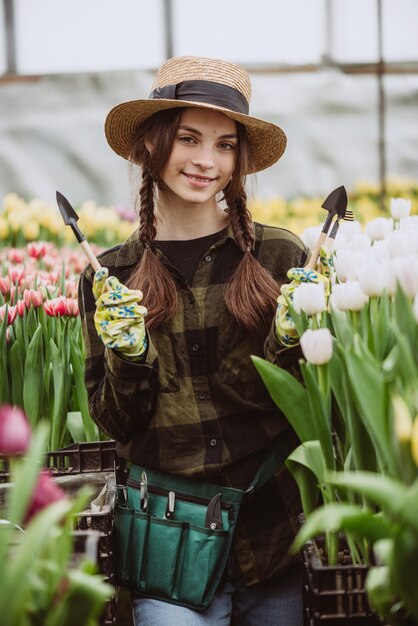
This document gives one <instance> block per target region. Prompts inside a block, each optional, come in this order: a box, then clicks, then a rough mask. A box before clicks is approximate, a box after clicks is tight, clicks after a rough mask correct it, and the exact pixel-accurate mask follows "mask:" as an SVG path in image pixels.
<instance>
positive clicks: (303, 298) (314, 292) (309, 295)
mask: <svg viewBox="0 0 418 626" xmlns="http://www.w3.org/2000/svg"><path fill="white" fill-rule="evenodd" d="M293 306H294V307H295V310H296V312H297V313H300V312H301V311H303V312H304V313H306V314H307V315H315V314H316V313H321V312H322V311H324V310H325V308H326V302H325V290H324V285H323V283H301V284H300V285H299V287H297V288H296V289H295V291H294V293H293Z"/></svg>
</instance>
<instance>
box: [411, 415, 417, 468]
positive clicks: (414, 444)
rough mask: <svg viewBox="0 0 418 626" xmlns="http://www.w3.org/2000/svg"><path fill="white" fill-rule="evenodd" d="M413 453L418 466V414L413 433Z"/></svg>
mask: <svg viewBox="0 0 418 626" xmlns="http://www.w3.org/2000/svg"><path fill="white" fill-rule="evenodd" d="M411 453H412V458H413V460H414V463H415V465H416V466H417V467H418V415H416V416H415V419H414V423H413V425H412V433H411Z"/></svg>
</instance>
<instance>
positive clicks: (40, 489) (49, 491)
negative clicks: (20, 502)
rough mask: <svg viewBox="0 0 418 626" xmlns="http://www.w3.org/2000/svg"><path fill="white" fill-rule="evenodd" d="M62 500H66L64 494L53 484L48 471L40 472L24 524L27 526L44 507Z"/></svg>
mask: <svg viewBox="0 0 418 626" xmlns="http://www.w3.org/2000/svg"><path fill="white" fill-rule="evenodd" d="M64 498H66V495H65V492H64V491H63V490H62V489H61V487H59V486H58V485H57V483H56V482H54V479H53V477H52V475H51V473H50V472H49V471H48V470H42V471H41V472H39V475H38V481H37V483H36V485H35V489H34V491H33V493H32V499H31V501H30V504H29V506H28V509H27V511H26V515H25V520H24V523H25V524H27V523H28V522H29V520H30V519H31V518H32V517H33V516H34V515H36V514H37V513H39V512H40V511H42V509H44V508H45V507H46V506H48V505H50V504H52V503H53V502H57V501H58V500H63V499H64Z"/></svg>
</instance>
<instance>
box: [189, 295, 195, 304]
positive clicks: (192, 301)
mask: <svg viewBox="0 0 418 626" xmlns="http://www.w3.org/2000/svg"><path fill="white" fill-rule="evenodd" d="M189 304H194V298H193V296H189Z"/></svg>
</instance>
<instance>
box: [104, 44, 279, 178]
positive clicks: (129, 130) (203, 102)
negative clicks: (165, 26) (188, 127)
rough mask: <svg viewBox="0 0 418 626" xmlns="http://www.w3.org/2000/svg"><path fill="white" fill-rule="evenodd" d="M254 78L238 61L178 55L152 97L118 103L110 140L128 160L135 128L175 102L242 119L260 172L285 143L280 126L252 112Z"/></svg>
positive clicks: (112, 114) (107, 129)
mask: <svg viewBox="0 0 418 626" xmlns="http://www.w3.org/2000/svg"><path fill="white" fill-rule="evenodd" d="M250 97H251V82H250V77H249V75H248V73H247V72H246V71H245V70H244V69H243V68H242V67H240V66H239V65H236V64H235V63H230V62H229V61H222V60H220V59H209V58H205V57H191V56H184V57H175V58H173V59H169V60H168V61H166V62H165V63H163V65H162V66H161V67H160V69H159V70H158V71H157V74H156V76H155V80H154V83H153V85H152V89H151V94H150V96H149V98H148V99H146V100H145V99H144V100H132V101H130V102H123V103H122V104H118V105H117V106H115V107H114V108H113V109H112V110H111V111H110V113H109V114H108V116H107V118H106V122H105V133H106V138H107V141H108V143H109V145H110V147H111V148H112V150H114V151H115V152H116V154H119V155H120V156H122V157H123V158H124V159H129V156H130V153H131V149H132V143H133V138H134V136H135V133H136V129H137V128H138V126H139V125H140V124H142V123H143V122H144V121H145V120H146V119H148V118H149V117H150V116H151V115H153V114H154V113H157V112H158V111H162V110H165V109H173V108H176V107H190V106H193V107H198V108H205V109H213V110H214V111H220V112H221V113H224V114H225V115H227V116H228V117H230V118H231V119H233V120H235V121H237V122H240V123H241V124H243V125H244V126H245V128H246V131H247V136H248V139H249V142H250V146H251V152H252V157H253V162H254V167H253V168H252V170H251V172H248V173H252V172H259V171H260V170H263V169H265V168H266V167H269V166H270V165H272V164H273V163H275V162H276V161H277V160H278V159H279V158H280V157H281V156H282V154H283V152H284V150H285V148H286V135H285V133H284V132H283V130H282V129H281V128H279V127H278V126H276V125H275V124H272V123H270V122H265V121H264V120H260V119H258V118H256V117H251V116H250V115H249V114H248V111H249V103H250Z"/></svg>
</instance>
